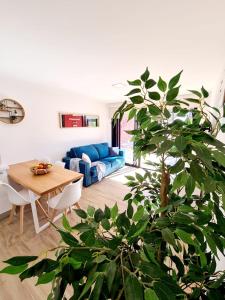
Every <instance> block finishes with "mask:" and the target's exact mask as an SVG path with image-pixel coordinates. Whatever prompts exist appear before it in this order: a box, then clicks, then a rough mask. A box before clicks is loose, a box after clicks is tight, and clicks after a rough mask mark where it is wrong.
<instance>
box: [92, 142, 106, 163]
mask: <svg viewBox="0 0 225 300" xmlns="http://www.w3.org/2000/svg"><path fill="white" fill-rule="evenodd" d="M93 146H94V147H95V148H96V149H97V151H98V154H99V158H100V159H102V158H105V157H107V156H109V145H108V143H101V144H94V145H93Z"/></svg>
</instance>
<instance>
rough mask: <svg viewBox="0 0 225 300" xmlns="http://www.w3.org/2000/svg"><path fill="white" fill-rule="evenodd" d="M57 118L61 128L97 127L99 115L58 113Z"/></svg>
mask: <svg viewBox="0 0 225 300" xmlns="http://www.w3.org/2000/svg"><path fill="white" fill-rule="evenodd" d="M59 120H60V127H61V128H72V127H99V116H95V115H79V114H73V113H60V114H59Z"/></svg>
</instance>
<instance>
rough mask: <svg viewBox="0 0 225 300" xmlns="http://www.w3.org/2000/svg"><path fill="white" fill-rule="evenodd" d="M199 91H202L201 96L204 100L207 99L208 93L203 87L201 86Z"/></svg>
mask: <svg viewBox="0 0 225 300" xmlns="http://www.w3.org/2000/svg"><path fill="white" fill-rule="evenodd" d="M201 91H202V95H203V96H204V98H208V97H209V93H208V91H206V89H205V88H204V86H202V88H201Z"/></svg>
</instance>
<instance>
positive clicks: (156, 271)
mask: <svg viewBox="0 0 225 300" xmlns="http://www.w3.org/2000/svg"><path fill="white" fill-rule="evenodd" d="M181 74H182V72H180V73H178V74H177V75H176V76H174V77H173V78H172V79H170V80H169V82H166V81H165V80H164V79H162V78H161V77H159V79H158V81H155V80H154V79H152V78H150V72H149V70H148V69H146V71H145V72H144V73H143V74H142V75H141V76H140V78H139V79H136V80H133V81H128V83H129V84H130V85H131V86H133V88H132V90H131V91H130V92H129V93H128V94H127V96H128V97H129V101H125V102H124V103H123V104H122V105H121V106H120V108H119V109H118V110H117V111H116V113H115V119H116V118H120V119H121V118H122V117H123V115H124V114H125V113H128V114H129V119H132V118H135V119H136V120H137V122H138V128H137V129H135V130H132V131H129V133H130V134H131V135H132V140H133V141H134V147H135V155H136V157H137V158H138V157H140V156H143V155H146V156H148V155H149V154H153V155H155V157H157V161H156V163H151V162H149V164H150V165H151V170H149V171H146V172H145V173H144V174H143V175H141V174H139V173H136V175H135V176H127V179H128V183H127V184H128V186H129V187H130V188H131V191H130V193H128V194H127V195H126V196H125V198H124V201H126V202H127V209H126V211H124V212H119V210H118V207H117V204H115V205H114V207H112V208H108V207H107V206H106V207H105V209H104V210H101V209H97V210H96V209H95V208H93V207H89V208H88V209H87V212H85V211H83V210H76V214H77V215H78V216H79V217H80V218H81V219H82V220H81V222H80V223H78V224H77V225H75V226H74V227H71V225H70V224H69V222H68V220H67V219H66V218H65V217H63V227H64V228H63V229H59V228H57V230H58V232H59V234H60V235H61V238H62V241H63V243H62V244H60V245H59V247H57V249H52V250H49V251H53V252H55V255H56V258H55V259H50V258H48V256H47V257H45V258H42V257H39V258H37V257H15V258H11V259H9V260H8V261H6V263H7V264H8V265H9V266H7V267H6V268H5V269H3V270H2V271H1V273H9V274H20V275H19V276H20V279H21V280H24V279H26V278H30V277H34V276H37V277H38V280H37V284H45V283H48V282H52V290H51V293H50V295H49V297H48V299H49V300H50V299H62V298H63V297H65V295H64V294H65V290H66V288H67V286H68V285H72V287H73V296H72V297H71V298H70V299H71V300H76V299H79V300H81V299H95V300H97V299H101V300H103V299H113V300H119V299H126V300H131V299H132V300H134V299H135V300H139V299H140V300H142V299H144V300H158V299H160V300H167V299H168V300H173V299H223V297H224V294H225V282H224V279H225V270H217V261H216V259H217V258H218V256H219V254H222V255H224V248H225V231H224V228H225V217H224V208H225V183H224V182H225V173H224V172H225V145H224V144H223V143H222V142H220V141H219V140H217V139H216V135H217V133H218V132H219V130H222V131H225V126H224V125H222V124H221V122H220V118H221V117H223V116H224V112H223V114H222V115H221V113H220V111H219V110H218V108H214V107H211V106H210V105H209V104H208V103H207V100H206V99H207V98H208V96H209V93H208V92H207V91H206V90H205V88H204V87H202V88H201V89H200V91H197V90H190V91H189V93H190V96H189V97H180V96H179V94H180V92H179V91H180V85H179V81H180V76H181ZM64 299H65V298H64Z"/></svg>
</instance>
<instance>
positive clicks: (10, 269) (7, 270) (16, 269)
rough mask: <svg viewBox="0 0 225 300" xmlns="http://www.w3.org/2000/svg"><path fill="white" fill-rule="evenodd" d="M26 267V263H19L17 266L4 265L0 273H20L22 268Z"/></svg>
mask: <svg viewBox="0 0 225 300" xmlns="http://www.w3.org/2000/svg"><path fill="white" fill-rule="evenodd" d="M27 267H28V265H27V264H25V265H19V266H8V267H5V268H4V269H2V270H1V271H0V273H3V274H11V275H14V274H19V273H22V272H23V271H24V270H26V268H27Z"/></svg>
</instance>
